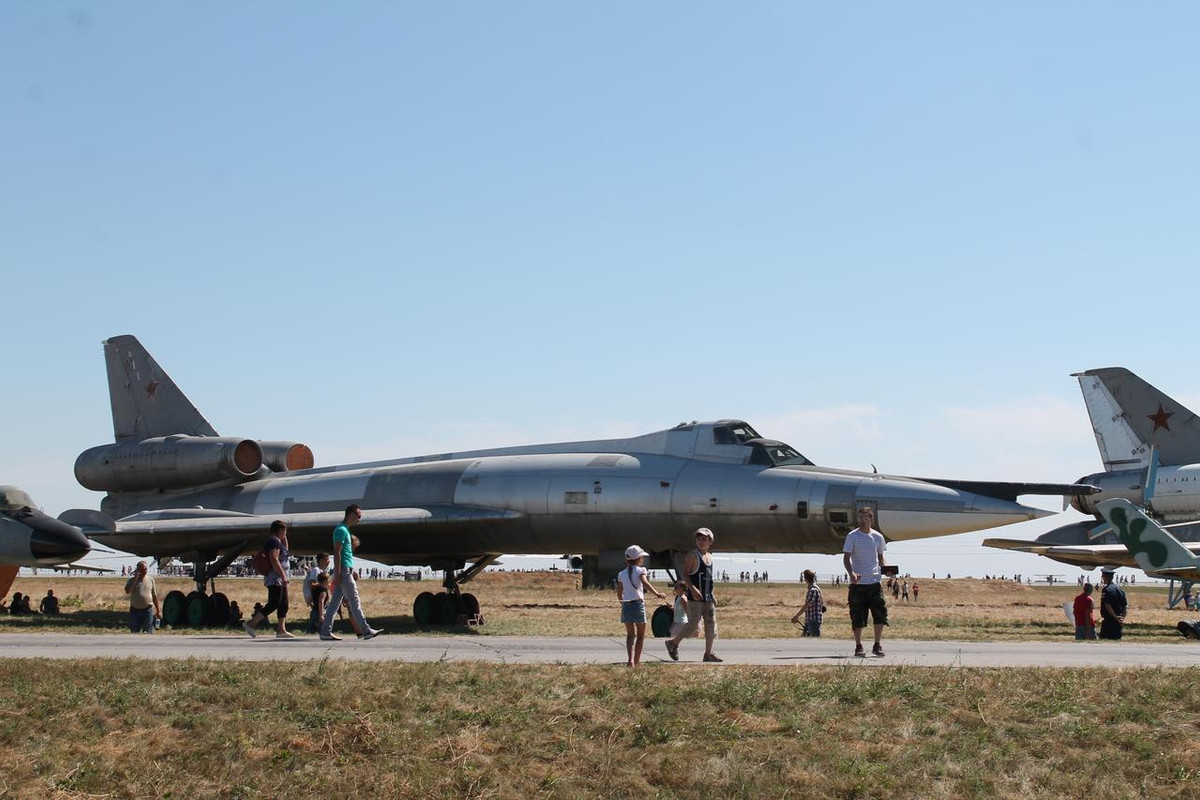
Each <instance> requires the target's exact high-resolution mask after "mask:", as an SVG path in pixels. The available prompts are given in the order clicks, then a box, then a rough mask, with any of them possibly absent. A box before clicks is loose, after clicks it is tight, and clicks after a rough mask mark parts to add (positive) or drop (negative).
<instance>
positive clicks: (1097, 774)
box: [0, 660, 1200, 800]
mask: <svg viewBox="0 0 1200 800" xmlns="http://www.w3.org/2000/svg"><path fill="white" fill-rule="evenodd" d="M1198 724H1200V670H1198V669H1188V670H1137V671H1134V672H1119V671H1106V670H1100V669H1091V670H1051V669H1006V670H964V669H918V668H903V667H880V668H874V669H860V668H854V667H818V668H811V667H810V668H798V669H779V668H771V667H757V668H755V667H729V668H724V669H720V670H715V671H714V670H706V669H704V668H703V667H700V666H695V667H675V668H669V669H668V668H659V669H645V670H638V671H636V672H634V673H631V672H630V671H629V670H626V669H623V668H620V667H607V666H605V667H594V666H592V667H569V666H549V665H547V666H508V667H505V668H503V669H498V668H497V667H496V665H493V664H442V663H429V664H419V665H406V664H395V663H363V664H345V663H337V662H330V663H324V662H316V663H309V664H303V665H291V664H278V663H271V664H254V665H246V664H238V663H229V662H219V663H207V662H195V661H193V662H164V663H155V662H144V661H117V660H93V661H80V662H25V661H14V662H8V663H7V664H6V679H5V681H4V682H3V683H0V796H3V797H15V798H46V797H63V798H68V797H69V798H83V797H112V798H136V797H186V798H189V800H190V798H210V797H214V798H259V797H271V798H276V797H292V796H304V795H309V794H324V793H332V794H333V795H334V796H337V797H389V798H390V797H403V798H408V797H412V798H425V797H463V798H484V797H497V798H528V797H532V796H538V797H562V798H577V797H613V798H625V797H667V798H672V797H680V798H690V797H713V796H716V797H726V796H728V797H745V798H757V797H853V798H872V797H878V798H895V799H897V800H899V799H901V798H912V797H921V798H961V797H987V798H993V797H1047V798H1059V797H1077V796H1082V795H1084V794H1085V793H1088V790H1089V788H1092V789H1102V790H1103V794H1104V795H1105V797H1116V798H1122V797H1145V796H1153V797H1163V798H1190V797H1194V796H1195V794H1196V787H1197V781H1200V773H1198V771H1197V768H1196V763H1197V757H1198V756H1200V746H1197V744H1196V743H1195V742H1196V736H1195V734H1196V731H1197V725H1198Z"/></svg>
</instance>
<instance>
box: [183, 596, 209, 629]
mask: <svg viewBox="0 0 1200 800" xmlns="http://www.w3.org/2000/svg"><path fill="white" fill-rule="evenodd" d="M186 613H187V624H188V625H189V626H191V627H193V628H203V627H205V626H207V625H208V624H209V621H210V620H212V614H213V611H212V598H211V597H209V596H208V595H206V594H204V593H202V592H192V593H191V594H189V595H188V596H187V612H186Z"/></svg>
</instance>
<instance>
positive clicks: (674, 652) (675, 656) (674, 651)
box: [667, 639, 679, 661]
mask: <svg viewBox="0 0 1200 800" xmlns="http://www.w3.org/2000/svg"><path fill="white" fill-rule="evenodd" d="M667 655H669V656H670V657H671V660H672V661H678V660H679V645H677V644H675V643H673V642H672V641H671V640H670V639H668V640H667Z"/></svg>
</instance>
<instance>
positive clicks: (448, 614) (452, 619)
mask: <svg viewBox="0 0 1200 800" xmlns="http://www.w3.org/2000/svg"><path fill="white" fill-rule="evenodd" d="M462 613H463V612H462V598H461V597H459V596H458V595H456V594H448V595H446V599H445V600H444V601H442V608H441V613H440V614H439V615H438V616H439V618H440V621H441V623H442V624H443V625H455V624H457V623H458V617H459V615H461V614H462Z"/></svg>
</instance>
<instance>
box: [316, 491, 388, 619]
mask: <svg viewBox="0 0 1200 800" xmlns="http://www.w3.org/2000/svg"><path fill="white" fill-rule="evenodd" d="M360 519H362V509H360V508H359V507H358V506H357V505H355V504H351V505H348V506H346V515H345V516H344V517H343V518H342V524H341V525H338V526H337V527H336V528H334V529H333V576H332V577H333V580H332V583H333V595H332V596H331V597H330V598H329V607H328V608H327V609H326V610H325V619H324V620H323V621H322V622H321V639H322V640H324V641H327V642H340V641H341V640H342V637H340V636H335V635H334V634H333V618H334V617H335V616H337V612H338V609H339V608H341V607H342V598H345V600H346V604H347V605H348V606H350V616H351V617H353V618H354V622H355V627H357V628H358V630H359V634H358V638H360V639H374V638H375V637H376V636H378V635H379V634H381V633H383V631H382V630H376V629H375V628H372V627H371V626H370V625H368V624H367V618H366V617H365V616H363V610H362V603H361V602H360V601H359V599H358V584H357V583H356V582H355V580H354V537H353V536H351V535H350V526H351V525H353V524H354V523H356V522H358V521H359V520H360Z"/></svg>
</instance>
